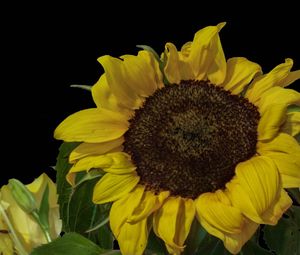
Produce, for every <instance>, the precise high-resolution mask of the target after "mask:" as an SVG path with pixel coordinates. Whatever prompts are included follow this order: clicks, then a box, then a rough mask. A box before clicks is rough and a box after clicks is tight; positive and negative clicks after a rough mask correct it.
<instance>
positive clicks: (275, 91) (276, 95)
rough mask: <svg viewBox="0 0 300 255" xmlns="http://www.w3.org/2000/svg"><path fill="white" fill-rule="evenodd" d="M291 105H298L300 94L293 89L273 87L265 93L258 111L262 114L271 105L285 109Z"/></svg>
mask: <svg viewBox="0 0 300 255" xmlns="http://www.w3.org/2000/svg"><path fill="white" fill-rule="evenodd" d="M291 104H296V105H299V104H300V93H299V92H297V91H295V90H293V89H284V88H281V87H274V88H271V89H269V90H268V91H266V92H265V93H264V94H263V95H262V96H261V100H260V102H259V104H258V107H259V110H260V112H261V113H262V114H264V112H265V111H266V110H267V109H268V108H270V107H273V105H282V106H283V107H286V106H288V105H291Z"/></svg>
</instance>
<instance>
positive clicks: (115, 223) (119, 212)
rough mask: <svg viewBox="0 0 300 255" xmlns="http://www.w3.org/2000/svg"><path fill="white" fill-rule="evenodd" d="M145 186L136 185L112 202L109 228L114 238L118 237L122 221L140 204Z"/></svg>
mask: <svg viewBox="0 0 300 255" xmlns="http://www.w3.org/2000/svg"><path fill="white" fill-rule="evenodd" d="M144 190H145V187H144V186H142V185H137V186H136V187H135V188H134V189H133V190H132V191H131V192H130V193H128V194H127V195H125V196H124V197H123V198H121V199H119V200H117V201H115V202H114V203H113V204H112V207H111V209H110V214H109V222H110V228H111V230H112V232H113V234H114V236H115V237H116V238H118V237H119V234H120V231H121V228H122V226H123V225H124V223H125V222H126V221H127V220H128V218H129V217H130V216H131V215H132V212H133V210H134V209H135V208H137V207H138V206H139V204H140V201H141V199H142V197H143V194H144Z"/></svg>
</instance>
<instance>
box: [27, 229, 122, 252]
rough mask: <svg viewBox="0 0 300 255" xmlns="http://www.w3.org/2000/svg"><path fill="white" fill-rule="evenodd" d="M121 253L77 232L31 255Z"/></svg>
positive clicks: (38, 248) (42, 247)
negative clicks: (102, 246)
mask: <svg viewBox="0 0 300 255" xmlns="http://www.w3.org/2000/svg"><path fill="white" fill-rule="evenodd" d="M74 254H76V255H100V254H102V255H117V254H118V255H120V254H121V253H120V251H117V250H104V249H101V248H100V247H98V246H97V245H96V244H95V243H93V242H91V241H90V240H88V239H86V238H84V237H83V236H81V235H79V234H77V233H67V234H65V235H64V236H63V237H61V238H57V239H56V240H54V241H53V242H51V243H48V244H45V245H42V246H40V247H37V248H35V249H34V250H33V251H32V252H31V254H30V255H74Z"/></svg>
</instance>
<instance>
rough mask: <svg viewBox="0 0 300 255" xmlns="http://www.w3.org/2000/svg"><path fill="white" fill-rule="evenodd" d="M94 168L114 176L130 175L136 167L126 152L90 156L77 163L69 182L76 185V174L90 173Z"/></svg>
mask: <svg viewBox="0 0 300 255" xmlns="http://www.w3.org/2000/svg"><path fill="white" fill-rule="evenodd" d="M93 168H101V169H102V170H103V171H105V172H108V173H112V174H128V173H131V172H133V171H134V170H135V169H136V167H135V166H134V165H133V163H132V162H131V159H130V156H129V155H128V154H127V153H125V152H113V153H107V154H104V155H100V156H89V157H85V158H82V159H81V160H79V161H77V162H76V163H75V164H74V165H73V166H72V167H71V169H70V170H69V172H68V174H67V180H68V182H69V183H70V184H71V185H74V184H75V183H74V173H77V172H82V171H89V170H91V169H93Z"/></svg>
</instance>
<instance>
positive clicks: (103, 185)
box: [93, 172, 140, 204]
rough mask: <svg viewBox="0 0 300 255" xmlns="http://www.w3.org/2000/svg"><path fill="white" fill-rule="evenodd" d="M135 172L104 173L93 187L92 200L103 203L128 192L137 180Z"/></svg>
mask: <svg viewBox="0 0 300 255" xmlns="http://www.w3.org/2000/svg"><path fill="white" fill-rule="evenodd" d="M139 179H140V178H139V177H138V176H137V175H136V173H135V172H133V173H131V174H122V175H117V174H111V173H107V174H105V175H104V176H103V177H102V178H101V179H100V181H99V182H98V183H97V184H96V185H95V187H94V193H93V202H94V203H95V204H104V203H107V202H112V201H115V200H117V199H120V198H121V197H123V196H124V195H126V194H128V193H129V192H130V191H131V190H133V189H134V187H135V186H136V185H137V184H138V182H139Z"/></svg>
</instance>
